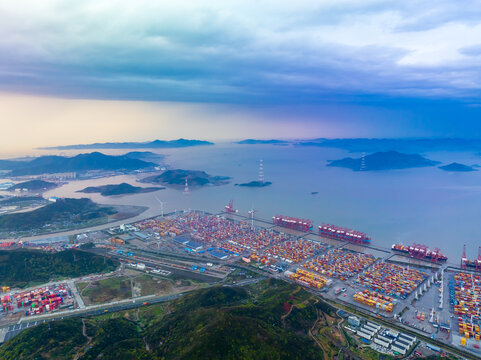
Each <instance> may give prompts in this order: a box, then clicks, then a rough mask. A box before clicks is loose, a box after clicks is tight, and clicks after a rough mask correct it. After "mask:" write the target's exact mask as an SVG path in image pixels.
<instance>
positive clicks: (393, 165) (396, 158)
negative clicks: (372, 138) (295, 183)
mask: <svg viewBox="0 0 481 360" xmlns="http://www.w3.org/2000/svg"><path fill="white" fill-rule="evenodd" d="M438 164H439V161H433V160H429V159H426V158H424V157H422V156H421V155H419V154H404V153H400V152H397V151H385V152H376V153H374V154H370V155H366V156H365V157H364V161H363V159H362V157H361V158H351V157H347V158H344V159H340V160H331V161H330V162H329V163H328V164H327V166H333V167H343V168H347V169H351V170H352V171H378V170H398V169H410V168H417V167H426V166H434V165H438Z"/></svg>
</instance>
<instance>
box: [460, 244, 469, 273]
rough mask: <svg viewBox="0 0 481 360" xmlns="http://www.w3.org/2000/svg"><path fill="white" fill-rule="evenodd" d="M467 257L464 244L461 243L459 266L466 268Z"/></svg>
mask: <svg viewBox="0 0 481 360" xmlns="http://www.w3.org/2000/svg"><path fill="white" fill-rule="evenodd" d="M467 264H468V258H467V257H466V244H464V245H463V255H462V256H461V268H462V269H466V265H467Z"/></svg>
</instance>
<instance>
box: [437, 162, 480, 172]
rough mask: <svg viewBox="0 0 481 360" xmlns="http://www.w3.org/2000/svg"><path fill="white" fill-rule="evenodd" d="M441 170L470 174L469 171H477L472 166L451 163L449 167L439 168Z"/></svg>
mask: <svg viewBox="0 0 481 360" xmlns="http://www.w3.org/2000/svg"><path fill="white" fill-rule="evenodd" d="M439 168H440V169H441V170H444V171H449V172H470V171H477V170H476V169H474V168H473V167H472V166H469V165H464V164H460V163H457V162H453V163H451V164H449V165H444V166H439Z"/></svg>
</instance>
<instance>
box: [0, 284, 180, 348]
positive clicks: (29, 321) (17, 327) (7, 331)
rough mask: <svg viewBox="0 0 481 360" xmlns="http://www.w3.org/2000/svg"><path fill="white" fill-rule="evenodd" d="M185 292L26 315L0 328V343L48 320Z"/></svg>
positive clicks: (124, 307)
mask: <svg viewBox="0 0 481 360" xmlns="http://www.w3.org/2000/svg"><path fill="white" fill-rule="evenodd" d="M183 295H184V293H179V294H174V295H167V296H151V295H149V296H143V297H140V298H136V299H128V300H123V301H115V302H112V303H107V304H101V305H92V306H86V307H84V308H83V309H75V310H68V311H63V312H55V313H49V314H45V315H36V316H35V317H31V318H29V317H24V318H21V319H20V320H19V323H18V324H14V325H9V326H5V327H3V328H0V343H3V342H5V341H7V340H9V339H11V338H13V337H15V336H16V335H18V334H20V333H21V332H22V331H23V330H25V329H28V328H29V327H32V326H35V325H38V324H42V323H44V322H47V321H56V320H63V319H69V318H74V317H79V316H96V315H102V314H105V313H108V312H117V311H124V310H129V309H134V308H137V307H140V306H143V305H144V304H146V303H147V304H155V303H161V302H166V301H171V300H174V299H177V298H179V297H181V296H183Z"/></svg>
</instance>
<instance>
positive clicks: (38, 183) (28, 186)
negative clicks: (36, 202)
mask: <svg viewBox="0 0 481 360" xmlns="http://www.w3.org/2000/svg"><path fill="white" fill-rule="evenodd" d="M56 187H57V184H55V183H52V182H48V181H43V180H29V181H24V182H21V183H18V184H16V185H13V186H12V187H9V188H8V191H29V192H43V191H47V190H51V189H54V188H56Z"/></svg>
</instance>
